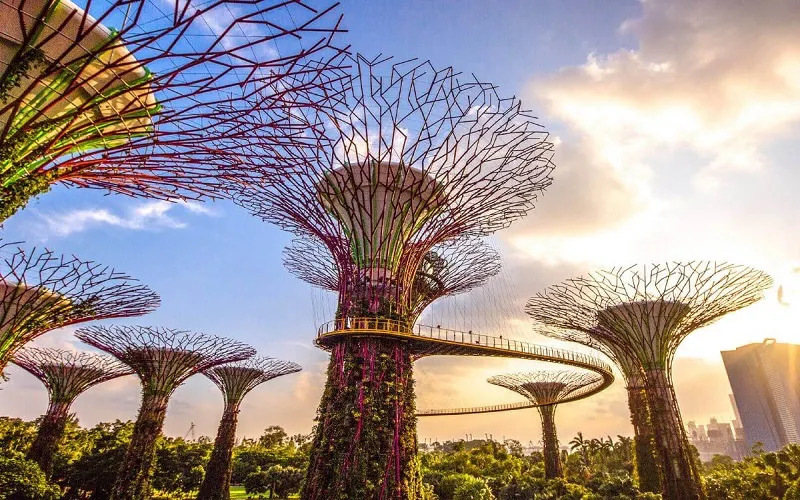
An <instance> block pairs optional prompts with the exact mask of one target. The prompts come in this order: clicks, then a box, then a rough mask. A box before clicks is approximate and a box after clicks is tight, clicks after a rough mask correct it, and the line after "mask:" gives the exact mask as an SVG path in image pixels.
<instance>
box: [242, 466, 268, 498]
mask: <svg viewBox="0 0 800 500" xmlns="http://www.w3.org/2000/svg"><path fill="white" fill-rule="evenodd" d="M244 491H246V492H247V494H248V495H258V496H261V495H263V494H265V493H266V492H267V491H269V475H268V474H267V471H265V470H259V471H255V472H251V473H250V474H248V475H247V477H246V478H244Z"/></svg>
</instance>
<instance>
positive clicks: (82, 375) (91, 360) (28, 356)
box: [13, 347, 133, 477]
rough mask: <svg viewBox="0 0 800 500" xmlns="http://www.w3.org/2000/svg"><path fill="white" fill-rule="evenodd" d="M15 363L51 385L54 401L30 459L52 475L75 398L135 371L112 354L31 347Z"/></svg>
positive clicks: (18, 355) (33, 445)
mask: <svg viewBox="0 0 800 500" xmlns="http://www.w3.org/2000/svg"><path fill="white" fill-rule="evenodd" d="M13 363H14V364H16V365H17V366H20V367H22V368H24V369H25V370H27V371H28V372H30V373H31V374H32V375H33V376H34V377H36V378H38V379H39V380H40V381H41V382H42V383H43V384H44V386H45V387H46V388H47V393H48V396H49V399H50V403H49V405H48V406H47V412H46V413H45V414H44V416H42V420H41V423H40V424H39V429H38V431H37V433H36V439H34V441H33V443H32V444H31V447H30V448H29V450H28V458H29V459H30V460H33V461H34V462H36V463H37V464H39V466H40V467H41V468H42V470H43V471H44V472H45V474H47V476H48V477H49V476H50V475H51V474H52V471H53V456H54V455H55V452H56V450H57V449H58V445H59V443H60V442H61V439H62V438H63V436H64V429H65V427H66V425H67V419H68V418H69V409H70V406H72V402H73V401H75V398H77V397H78V396H79V395H80V394H82V393H83V392H84V391H86V390H87V389H89V388H90V387H93V386H95V385H97V384H100V383H102V382H105V381H107V380H111V379H114V378H117V377H122V376H123V375H130V374H132V373H133V370H131V369H130V368H128V367H127V366H125V365H123V364H122V363H120V362H119V361H117V360H116V359H114V358H112V357H110V356H102V355H99V354H92V353H86V352H76V351H65V350H61V349H46V348H36V347H27V348H25V349H22V350H21V351H19V352H17V354H16V355H15V356H14V359H13Z"/></svg>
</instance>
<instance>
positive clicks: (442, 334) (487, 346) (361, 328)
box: [315, 318, 614, 417]
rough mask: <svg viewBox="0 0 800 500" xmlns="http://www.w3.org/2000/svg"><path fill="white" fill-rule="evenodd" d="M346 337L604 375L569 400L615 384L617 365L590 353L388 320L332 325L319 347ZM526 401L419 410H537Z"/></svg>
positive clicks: (321, 333) (423, 413)
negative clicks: (393, 340) (388, 339)
mask: <svg viewBox="0 0 800 500" xmlns="http://www.w3.org/2000/svg"><path fill="white" fill-rule="evenodd" d="M345 336H369V337H392V338H396V339H400V340H403V341H405V342H407V343H408V346H409V349H410V351H411V353H412V356H413V358H414V359H420V358H423V357H426V356H486V357H496V358H509V359H527V360H531V361H544V362H548V363H559V364H563V365H569V366H574V367H576V368H582V369H585V370H589V371H592V372H594V373H597V374H599V375H600V376H602V382H601V383H600V384H598V385H596V386H589V387H587V388H586V390H584V391H579V392H577V393H575V394H574V395H572V396H571V397H570V398H568V399H565V400H564V402H567V401H576V400H579V399H583V398H587V397H589V396H592V395H594V394H597V393H598V392H600V391H602V390H603V389H605V388H607V387H608V386H610V385H611V384H612V383H613V382H614V374H613V372H612V370H611V365H609V364H608V363H606V362H605V361H603V360H601V359H600V358H597V357H595V356H591V355H588V354H584V353H580V352H575V351H570V350H568V349H559V348H554V347H549V346H544V345H538V344H532V343H530V342H524V341H519V340H513V339H506V338H503V337H492V336H489V335H481V334H478V333H473V332H464V331H460V330H451V329H449V328H441V327H439V326H428V325H419V324H418V325H413V326H410V325H408V324H407V323H405V322H402V321H397V320H393V319H387V318H346V319H338V320H334V321H329V322H327V323H324V324H323V325H322V326H320V327H319V329H318V331H317V339H316V342H315V343H316V344H317V345H318V346H319V347H321V348H322V349H325V350H330V348H331V347H332V345H333V343H334V341H335V340H338V339H341V338H342V337H345ZM534 407H535V405H534V404H532V403H530V402H528V401H525V402H519V403H506V404H499V405H492V406H479V407H467V408H449V409H430V410H419V411H418V412H417V416H418V417H433V416H445V415H465V414H473V413H493V412H500V411H511V410H521V409H525V408H534Z"/></svg>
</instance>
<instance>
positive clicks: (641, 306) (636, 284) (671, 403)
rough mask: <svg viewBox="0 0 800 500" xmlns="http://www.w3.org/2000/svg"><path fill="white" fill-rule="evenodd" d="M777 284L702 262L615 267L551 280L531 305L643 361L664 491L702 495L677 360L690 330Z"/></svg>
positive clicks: (534, 313)
mask: <svg viewBox="0 0 800 500" xmlns="http://www.w3.org/2000/svg"><path fill="white" fill-rule="evenodd" d="M771 286H772V278H770V276H768V275H767V274H766V273H763V272H761V271H757V270H754V269H751V268H749V267H745V266H739V265H734V264H729V263H717V262H707V261H696V262H688V263H680V262H674V263H666V264H653V265H649V266H632V267H627V268H615V269H611V270H610V271H599V272H594V273H590V274H589V275H588V276H585V277H580V278H576V279H571V280H567V281H565V282H563V283H561V284H558V285H553V286H551V287H549V288H548V289H547V290H546V291H544V292H542V293H539V294H537V295H535V296H534V297H533V298H531V299H530V301H529V302H528V305H527V308H526V311H527V313H528V314H529V315H530V316H531V317H532V318H533V319H534V320H536V321H539V322H541V323H544V324H546V325H549V326H550V327H555V328H559V329H563V330H574V331H577V332H580V334H577V333H575V334H573V333H570V332H564V333H563V334H559V338H565V339H568V338H569V337H570V336H572V337H573V338H576V339H579V338H580V335H587V336H589V337H591V338H592V339H595V341H596V342H598V343H600V344H602V345H605V346H613V348H614V349H615V350H619V351H620V352H622V353H624V355H625V356H628V357H630V358H632V359H635V360H636V361H637V362H638V364H639V365H640V366H641V368H642V373H643V376H644V381H645V393H646V397H647V403H648V406H649V409H650V418H651V422H652V426H653V432H654V443H655V448H656V453H657V456H658V460H659V464H660V471H661V476H662V483H663V484H662V490H663V493H664V496H665V498H675V499H695V498H702V497H703V491H702V487H701V483H700V478H699V474H698V471H697V470H696V466H695V463H694V460H693V459H692V455H691V450H690V448H689V443H688V441H687V439H686V435H685V431H684V427H683V422H682V420H681V416H680V411H679V409H678V406H677V400H676V398H675V392H674V388H673V385H672V373H671V367H672V360H673V357H674V355H675V351H676V349H677V348H678V346H679V345H680V344H681V342H682V341H683V340H684V339H685V338H686V336H687V335H689V334H690V333H691V332H693V331H694V330H696V329H698V328H702V327H704V326H707V325H709V324H711V323H713V322H714V321H716V320H718V319H719V318H721V317H722V316H724V315H726V314H728V313H730V312H733V311H736V310H738V309H742V308H744V307H747V306H749V305H751V304H753V303H755V302H756V301H758V300H760V299H761V298H762V297H763V292H764V290H766V289H767V288H769V287H771Z"/></svg>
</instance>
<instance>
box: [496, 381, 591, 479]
mask: <svg viewBox="0 0 800 500" xmlns="http://www.w3.org/2000/svg"><path fill="white" fill-rule="evenodd" d="M487 381H488V382H489V383H490V384H494V385H499V386H500V387H505V388H506V389H510V390H512V391H514V392H516V393H518V394H521V395H523V396H524V397H525V398H527V399H528V400H529V401H530V402H531V403H532V404H534V405H536V409H537V410H539V416H541V417H542V452H543V454H544V475H545V477H546V478H548V479H552V478H556V477H561V476H562V475H563V472H562V469H561V457H560V452H559V450H558V434H556V421H555V414H556V407H557V406H558V405H559V403H561V402H562V401H564V400H565V399H567V398H569V397H571V396H574V395H575V394H576V393H578V392H581V391H591V390H592V389H593V388H594V387H597V386H599V385H600V384H602V383H603V378H602V377H601V376H600V375H598V374H596V373H588V372H577V371H537V372H528V373H511V374H508V375H496V376H494V377H490V378H489V379H488V380H487Z"/></svg>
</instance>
